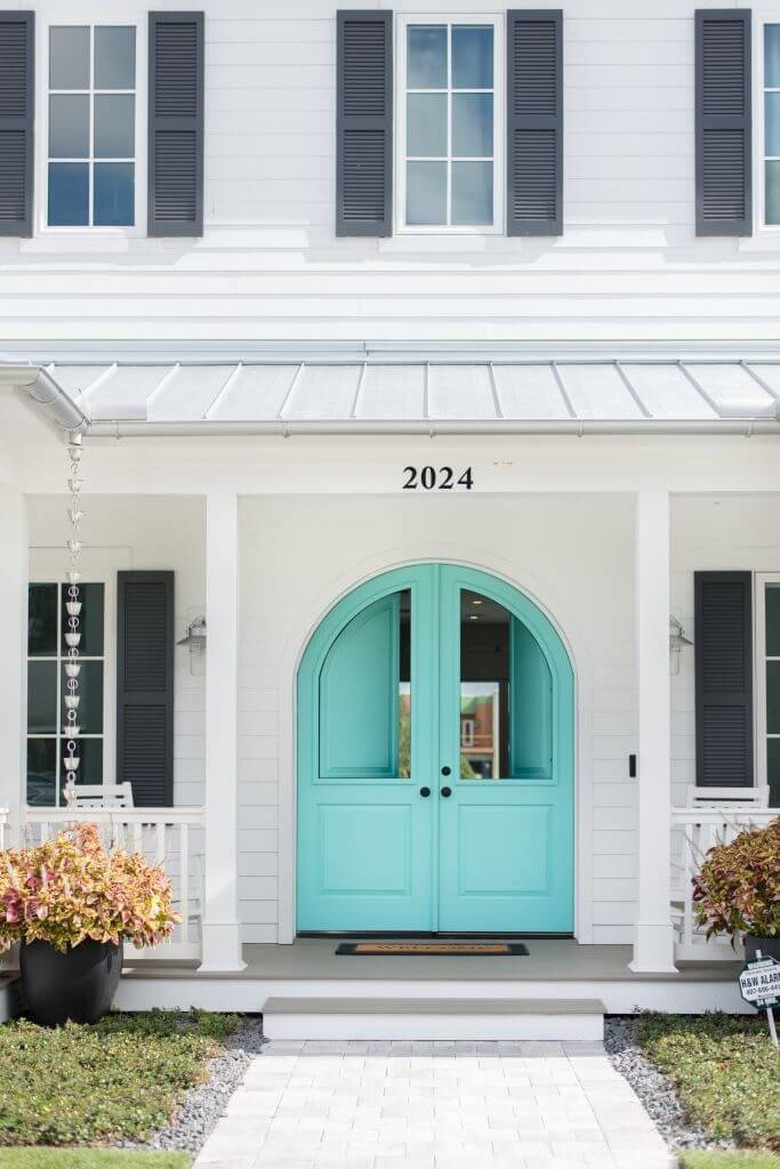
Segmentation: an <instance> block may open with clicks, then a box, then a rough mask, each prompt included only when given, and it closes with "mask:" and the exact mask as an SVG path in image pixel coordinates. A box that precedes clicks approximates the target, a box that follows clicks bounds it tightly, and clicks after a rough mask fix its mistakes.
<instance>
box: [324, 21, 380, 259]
mask: <svg viewBox="0 0 780 1169" xmlns="http://www.w3.org/2000/svg"><path fill="white" fill-rule="evenodd" d="M336 73H337V80H336V91H337V96H336V235H369V236H384V235H390V234H391V233H392V214H393V208H392V204H393V181H392V175H393V14H392V12H339V13H338V21H337V52H336Z"/></svg>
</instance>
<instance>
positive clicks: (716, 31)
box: [696, 8, 753, 235]
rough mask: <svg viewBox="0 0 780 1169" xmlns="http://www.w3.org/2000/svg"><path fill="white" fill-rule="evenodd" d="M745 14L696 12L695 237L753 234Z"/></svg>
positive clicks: (748, 44) (735, 11)
mask: <svg viewBox="0 0 780 1169" xmlns="http://www.w3.org/2000/svg"><path fill="white" fill-rule="evenodd" d="M750 16H751V14H750V9H734V8H723V9H710V8H707V9H699V10H698V11H697V12H696V234H697V235H750V233H751V232H752V230H753V165H752V150H753V144H752V127H751V123H752V99H751V80H750V74H751V65H750V58H751V20H750Z"/></svg>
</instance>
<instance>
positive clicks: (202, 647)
mask: <svg viewBox="0 0 780 1169" xmlns="http://www.w3.org/2000/svg"><path fill="white" fill-rule="evenodd" d="M176 644H177V645H186V647H187V649H188V650H189V651H190V673H191V674H195V673H196V672H197V671H196V670H195V668H194V667H195V665H196V663H197V662H199V661H200V660H201V658H202V657H203V655H204V653H205V652H206V618H205V617H196V618H195V619H194V620H193V621H190V623H189V625H188V626H187V632H186V634H185V635H184V637H183V638H182V639H181V641H177V642H176Z"/></svg>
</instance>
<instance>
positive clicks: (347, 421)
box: [0, 355, 780, 434]
mask: <svg viewBox="0 0 780 1169" xmlns="http://www.w3.org/2000/svg"><path fill="white" fill-rule="evenodd" d="M2 368H3V367H2V366H0V372H2ZM13 368H15V369H16V370H19V369H20V368H23V367H20V365H18V364H16V363H15V364H14V367H13ZM38 368H39V369H41V371H42V376H43V375H45V381H46V385H47V386H48V387H51V388H52V391H53V392H60V391H61V392H62V393H63V394H64V397H65V399H66V401H69V402H71V403H72V404H73V405H74V406H75V407H76V408H77V410H78V411H80V412H81V413H82V414H83V415H84V416H85V419H86V421H87V426H88V429H89V431H90V432H92V433H96V434H100V433H104V434H106V433H141V434H144V433H146V434H154V433H160V434H166V433H171V434H172V433H233V432H241V431H247V432H256V433H279V432H280V433H293V432H296V431H303V432H305V431H314V432H329V431H330V432H332V431H337V432H339V433H348V432H350V431H355V432H364V433H365V432H369V431H370V432H372V433H383V432H387V433H393V432H399V431H400V432H414V431H418V430H419V431H434V432H440V433H444V432H457V431H464V430H475V431H481V430H488V431H492V432H498V431H503V430H506V431H515V432H518V431H530V432H533V431H539V430H540V431H563V432H565V431H575V432H577V431H581V432H585V431H588V432H591V431H599V430H603V431H609V430H616V431H618V432H625V431H629V432H635V431H636V432H640V433H641V432H645V431H652V430H656V429H660V430H662V431H676V430H681V431H687V432H694V433H695V432H707V431H712V430H716V431H718V430H724V431H729V432H733V431H735V430H743V429H744V430H745V431H747V432H749V431H750V430H751V429H762V430H767V429H768V430H773V429H777V422H778V417H779V411H780V359H778V360H770V359H768V358H760V359H756V360H742V361H741V360H736V359H734V360H724V359H714V360H704V359H702V360H686V361H675V360H670V359H669V358H665V357H663V358H660V359H657V360H648V359H638V358H634V359H631V358H629V359H626V360H614V361H610V360H605V359H601V358H596V359H591V360H576V359H564V360H561V361H548V360H542V359H538V358H533V357H532V358H529V359H525V360H519V359H517V358H514V357H507V358H505V357H499V358H498V359H496V360H461V361H458V360H457V358H455V359H453V360H436V361H428V360H422V359H416V358H415V357H414V356H410V357H407V358H398V359H393V357H392V356H387V355H383V357H382V359H380V360H376V359H373V360H364V359H361V358H359V357H355V358H351V359H350V358H346V359H345V358H344V357H341V358H340V359H339V358H334V359H332V360H328V359H327V358H324V359H318V360H314V361H312V362H307V361H301V362H296V361H291V360H290V359H289V357H282V356H280V357H279V358H276V359H271V360H263V361H256V362H246V363H242V362H239V363H228V362H224V361H222V360H218V361H214V362H208V363H195V362H193V363H177V364H170V363H165V364H163V363H144V364H140V363H139V364H130V363H116V364H70V363H62V364H60V363H54V364H49V365H46V366H42V367H38ZM28 369H29V370H30V372H32V369H31V367H28ZM10 374H11V371H10V369H7V370H6V376H7V377H9V378H10ZM28 392H29V393H30V394H31V396H32V397H34V398H35V399H36V401H37V402H38V403H39V404H41V405H43V406H46V405H47V402H46V401H43V396H42V395H41V394H35V393H33V391H32V389H31V388H30V389H28Z"/></svg>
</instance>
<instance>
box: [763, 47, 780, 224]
mask: <svg viewBox="0 0 780 1169" xmlns="http://www.w3.org/2000/svg"><path fill="white" fill-rule="evenodd" d="M763 158H764V221H765V222H766V223H767V224H770V225H773V224H774V225H776V224H780V24H767V25H765V26H764V142H763Z"/></svg>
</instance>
